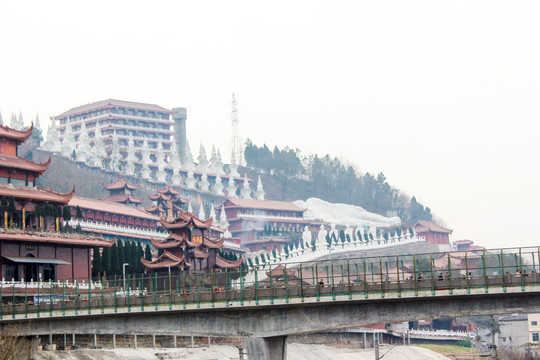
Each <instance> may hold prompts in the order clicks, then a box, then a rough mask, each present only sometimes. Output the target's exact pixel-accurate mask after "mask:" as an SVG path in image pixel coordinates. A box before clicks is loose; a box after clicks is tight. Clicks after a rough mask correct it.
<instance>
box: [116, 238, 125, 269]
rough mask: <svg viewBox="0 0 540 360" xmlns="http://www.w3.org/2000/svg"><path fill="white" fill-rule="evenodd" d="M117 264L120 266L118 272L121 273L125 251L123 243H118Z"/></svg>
mask: <svg viewBox="0 0 540 360" xmlns="http://www.w3.org/2000/svg"><path fill="white" fill-rule="evenodd" d="M118 262H119V265H120V270H121V271H123V269H122V267H123V264H125V263H126V249H125V244H124V242H123V241H118Z"/></svg>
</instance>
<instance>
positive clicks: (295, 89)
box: [0, 0, 540, 247]
mask: <svg viewBox="0 0 540 360" xmlns="http://www.w3.org/2000/svg"><path fill="white" fill-rule="evenodd" d="M233 92H234V93H236V96H237V99H238V102H239V110H240V114H239V116H240V117H239V118H240V127H241V132H242V134H243V135H244V136H245V137H249V138H251V139H253V141H254V142H255V143H257V144H262V143H263V142H264V143H267V144H269V145H272V146H273V145H278V146H279V147H283V146H285V145H289V146H291V147H293V148H300V149H302V150H303V151H304V153H311V152H315V153H318V154H326V153H330V154H331V155H333V156H343V157H346V158H347V159H349V160H350V161H352V162H354V163H356V164H358V167H359V169H360V170H361V171H364V172H366V171H369V172H372V173H378V172H381V171H382V172H384V173H385V175H386V176H387V178H388V181H389V182H390V184H392V185H393V186H396V187H398V188H401V189H403V190H405V191H406V192H408V193H409V194H411V195H415V196H416V197H417V198H418V199H419V200H420V201H421V202H423V203H424V204H426V205H428V206H430V207H431V208H432V209H433V211H434V212H435V213H436V215H438V216H439V217H440V218H442V219H443V220H444V221H445V222H446V224H448V226H450V227H451V228H452V229H454V236H453V240H458V239H471V240H474V241H475V242H476V243H479V244H481V245H485V246H487V247H502V246H517V245H521V246H524V245H539V243H540V242H539V239H540V237H539V235H538V233H539V231H540V222H539V221H538V218H539V213H540V190H539V184H540V167H539V162H538V157H539V155H540V141H539V139H538V138H539V135H540V122H539V120H540V107H539V104H540V102H539V99H540V2H538V1H519V2H517V1H511V2H510V1H451V2H450V1H447V2H439V1H370V2H361V1H313V0H312V1H272V2H268V3H265V4H263V3H262V2H255V1H189V2H188V1H183V2H180V1H152V2H149V1H144V2H142V1H91V2H78V1H3V2H0V112H1V113H2V116H3V118H4V121H5V122H6V121H9V118H10V117H11V113H12V112H16V113H17V114H18V113H19V111H22V113H23V115H24V117H25V120H26V121H27V122H29V121H30V119H31V118H33V117H34V116H35V114H36V113H39V115H40V118H41V121H42V123H45V122H46V121H45V120H46V119H48V118H49V117H50V116H52V115H55V114H59V113H61V112H63V111H65V110H67V109H69V108H71V107H74V106H78V105H81V104H85V103H88V102H93V101H99V100H103V99H107V98H116V99H122V100H131V101H141V102H149V103H156V104H159V105H161V106H164V107H168V108H172V107H176V106H183V107H187V109H188V138H189V140H190V144H191V148H192V151H193V153H194V155H195V156H196V154H197V153H198V147H199V144H200V142H201V141H202V142H203V143H204V144H205V145H206V146H207V151H209V150H210V149H208V147H211V145H212V143H215V144H216V145H217V146H219V147H220V148H221V150H222V153H223V155H224V157H225V158H226V159H228V154H227V153H228V150H227V144H228V141H229V134H230V101H231V94H232V93H233Z"/></svg>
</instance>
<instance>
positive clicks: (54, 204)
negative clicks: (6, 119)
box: [0, 125, 112, 281]
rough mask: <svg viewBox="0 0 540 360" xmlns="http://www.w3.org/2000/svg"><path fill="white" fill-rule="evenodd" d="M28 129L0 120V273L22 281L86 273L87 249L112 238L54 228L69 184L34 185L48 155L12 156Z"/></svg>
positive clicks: (70, 194) (88, 264)
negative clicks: (59, 188) (56, 187)
mask: <svg viewBox="0 0 540 360" xmlns="http://www.w3.org/2000/svg"><path fill="white" fill-rule="evenodd" d="M32 131H33V127H30V128H29V129H28V130H24V131H19V130H14V129H11V128H9V127H6V126H1V125H0V198H2V202H1V203H2V212H3V214H2V215H3V216H2V221H1V228H0V277H1V278H6V279H14V280H26V281H32V280H33V281H38V280H43V281H48V280H65V279H66V280H67V279H71V280H73V279H76V278H88V277H89V276H90V274H91V255H92V249H96V248H100V247H105V246H111V245H112V243H111V242H110V241H106V240H103V239H102V238H94V237H91V236H89V235H86V236H80V235H75V234H64V233H60V232H59V231H60V230H61V220H62V217H63V215H62V209H63V207H64V206H65V205H68V203H69V201H70V200H71V199H72V197H73V194H74V192H75V188H73V190H71V191H70V192H68V193H57V192H54V191H51V190H46V189H42V188H39V187H37V186H36V179H37V178H38V177H39V176H40V175H41V174H43V173H44V172H45V171H46V169H47V167H48V166H49V163H50V158H49V160H48V161H47V162H45V163H42V164H38V163H34V162H32V161H29V160H26V159H23V158H21V157H19V156H18V146H19V145H20V144H21V143H23V142H24V141H26V140H27V139H28V137H29V136H30V135H31V134H32ZM36 230H40V231H36ZM52 230H54V231H52Z"/></svg>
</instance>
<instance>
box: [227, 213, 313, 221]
mask: <svg viewBox="0 0 540 360" xmlns="http://www.w3.org/2000/svg"><path fill="white" fill-rule="evenodd" d="M238 217H239V218H248V219H270V220H294V221H304V218H303V217H301V216H300V217H297V216H280V215H260V214H259V215H256V214H238Z"/></svg>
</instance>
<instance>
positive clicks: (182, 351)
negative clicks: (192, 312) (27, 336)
mask: <svg viewBox="0 0 540 360" xmlns="http://www.w3.org/2000/svg"><path fill="white" fill-rule="evenodd" d="M385 353H387V354H386V355H385V356H384V359H385V360H418V359H422V360H448V358H447V357H444V356H442V355H440V354H437V353H435V352H433V351H430V350H427V349H424V348H419V347H415V346H394V347H393V346H390V345H385V346H381V348H380V355H383V354H385ZM33 358H34V359H35V360H128V359H129V360H168V359H170V360H184V359H185V360H187V359H197V360H237V359H239V354H238V349H237V348H236V347H234V346H230V345H212V346H211V347H209V348H208V347H199V348H179V349H148V348H146V349H114V350H101V349H83V350H69V351H37V352H36V353H35V354H34V357H33ZM373 358H374V350H373V349H365V350H364V349H350V348H336V347H332V346H327V345H307V344H297V343H293V344H289V345H288V346H287V359H288V360H330V359H331V360H353V359H355V360H372V359H373Z"/></svg>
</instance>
